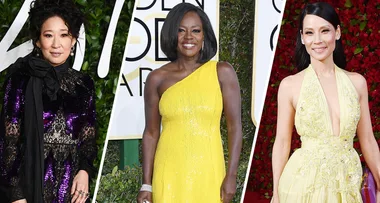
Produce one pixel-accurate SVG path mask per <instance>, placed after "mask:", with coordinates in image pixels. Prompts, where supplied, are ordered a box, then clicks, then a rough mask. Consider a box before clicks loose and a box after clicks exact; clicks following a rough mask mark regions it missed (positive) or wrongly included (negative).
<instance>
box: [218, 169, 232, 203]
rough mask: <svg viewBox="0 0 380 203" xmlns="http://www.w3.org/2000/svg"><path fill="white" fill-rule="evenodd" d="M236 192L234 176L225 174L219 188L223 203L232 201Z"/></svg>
mask: <svg viewBox="0 0 380 203" xmlns="http://www.w3.org/2000/svg"><path fill="white" fill-rule="evenodd" d="M235 193H236V176H229V175H226V177H224V180H223V183H222V187H221V188H220V196H221V199H222V200H223V203H229V202H231V201H232V199H233V197H234V195H235Z"/></svg>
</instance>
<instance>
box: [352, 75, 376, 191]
mask: <svg viewBox="0 0 380 203" xmlns="http://www.w3.org/2000/svg"><path fill="white" fill-rule="evenodd" d="M354 81H355V82H354V84H356V87H357V90H358V93H359V103H360V120H359V123H358V128H357V134H358V137H359V142H360V148H361V150H362V153H363V155H364V159H365V161H366V163H367V165H368V167H369V169H370V170H371V172H372V173H373V177H374V179H375V181H376V185H377V190H378V191H380V153H379V146H378V145H377V142H376V139H375V137H374V135H373V131H372V124H371V116H370V113H369V107H368V90H367V82H366V81H365V79H364V77H363V76H361V75H359V74H357V75H356V78H355V80H354Z"/></svg>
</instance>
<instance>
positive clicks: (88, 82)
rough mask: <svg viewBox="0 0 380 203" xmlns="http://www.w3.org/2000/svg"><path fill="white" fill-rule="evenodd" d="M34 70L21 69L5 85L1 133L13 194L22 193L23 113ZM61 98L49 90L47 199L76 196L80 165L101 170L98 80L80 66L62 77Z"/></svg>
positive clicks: (3, 169) (0, 167)
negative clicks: (97, 162)
mask: <svg viewBox="0 0 380 203" xmlns="http://www.w3.org/2000/svg"><path fill="white" fill-rule="evenodd" d="M28 81H29V76H28V75H27V74H25V73H24V72H21V71H20V72H17V73H15V74H13V75H12V77H10V78H9V79H8V80H7V81H6V83H5V85H4V87H5V90H4V93H5V95H4V103H3V104H4V105H3V113H4V121H3V122H4V123H3V125H4V129H5V135H4V136H0V175H1V176H2V178H3V179H4V180H5V181H6V182H7V184H10V185H11V188H10V194H11V198H12V199H22V198H24V197H25V196H24V194H23V192H22V189H21V188H22V187H21V186H22V183H21V182H20V181H21V180H20V178H19V177H20V176H19V173H20V167H21V164H22V159H23V158H24V156H23V155H24V140H25V138H24V137H23V122H22V121H23V116H24V104H25V90H26V85H27V83H28ZM60 85H61V88H60V90H59V91H58V94H57V100H55V101H50V99H49V98H48V96H47V95H46V93H43V104H44V105H43V123H44V158H45V171H44V176H43V177H44V188H43V199H44V202H70V199H71V196H70V190H71V185H72V181H73V179H74V176H75V175H76V174H77V172H78V171H79V170H86V171H87V172H88V173H89V174H90V175H93V174H94V173H95V168H94V167H93V165H92V163H93V160H94V159H95V158H96V154H97V149H96V137H95V135H96V130H95V122H96V114H95V100H94V96H93V95H94V94H95V92H94V83H93V81H92V79H91V78H90V77H89V76H87V75H85V74H83V73H81V72H78V71H76V70H73V69H69V70H68V71H67V72H66V73H64V74H63V75H62V77H61V78H60Z"/></svg>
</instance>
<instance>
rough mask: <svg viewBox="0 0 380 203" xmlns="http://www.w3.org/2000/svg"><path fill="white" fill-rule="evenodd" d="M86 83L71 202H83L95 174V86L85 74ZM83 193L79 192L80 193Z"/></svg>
mask: <svg viewBox="0 0 380 203" xmlns="http://www.w3.org/2000/svg"><path fill="white" fill-rule="evenodd" d="M83 80H84V83H85V84H86V85H85V86H86V91H88V92H85V93H83V94H87V96H86V97H83V101H81V102H82V104H83V106H84V108H83V109H84V110H83V112H82V113H81V116H82V121H83V122H82V124H81V125H82V126H81V131H80V134H79V145H78V147H79V171H78V173H77V174H76V175H75V177H74V180H73V185H72V187H71V194H72V195H73V198H72V202H78V203H81V202H85V201H86V199H87V198H88V196H89V195H90V194H89V192H90V191H89V182H90V178H93V177H94V176H95V174H96V169H95V167H94V165H93V162H94V160H95V158H96V155H97V146H96V137H97V136H96V110H95V109H96V108H95V98H96V96H95V86H94V81H93V80H92V79H91V78H90V77H89V76H86V77H84V78H83ZM83 192H84V193H85V194H80V193H83Z"/></svg>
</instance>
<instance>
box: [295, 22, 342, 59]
mask: <svg viewBox="0 0 380 203" xmlns="http://www.w3.org/2000/svg"><path fill="white" fill-rule="evenodd" d="M300 32H301V39H302V40H303V44H304V45H305V48H306V51H307V52H308V53H309V55H310V59H311V61H313V60H318V61H321V62H325V61H326V60H333V52H334V50H335V41H336V40H338V39H339V38H340V27H339V26H338V28H337V29H335V28H334V26H333V25H332V24H331V23H329V22H328V21H326V20H325V19H323V18H321V17H319V16H316V15H306V16H305V18H304V20H303V29H302V30H301V31H300Z"/></svg>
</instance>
